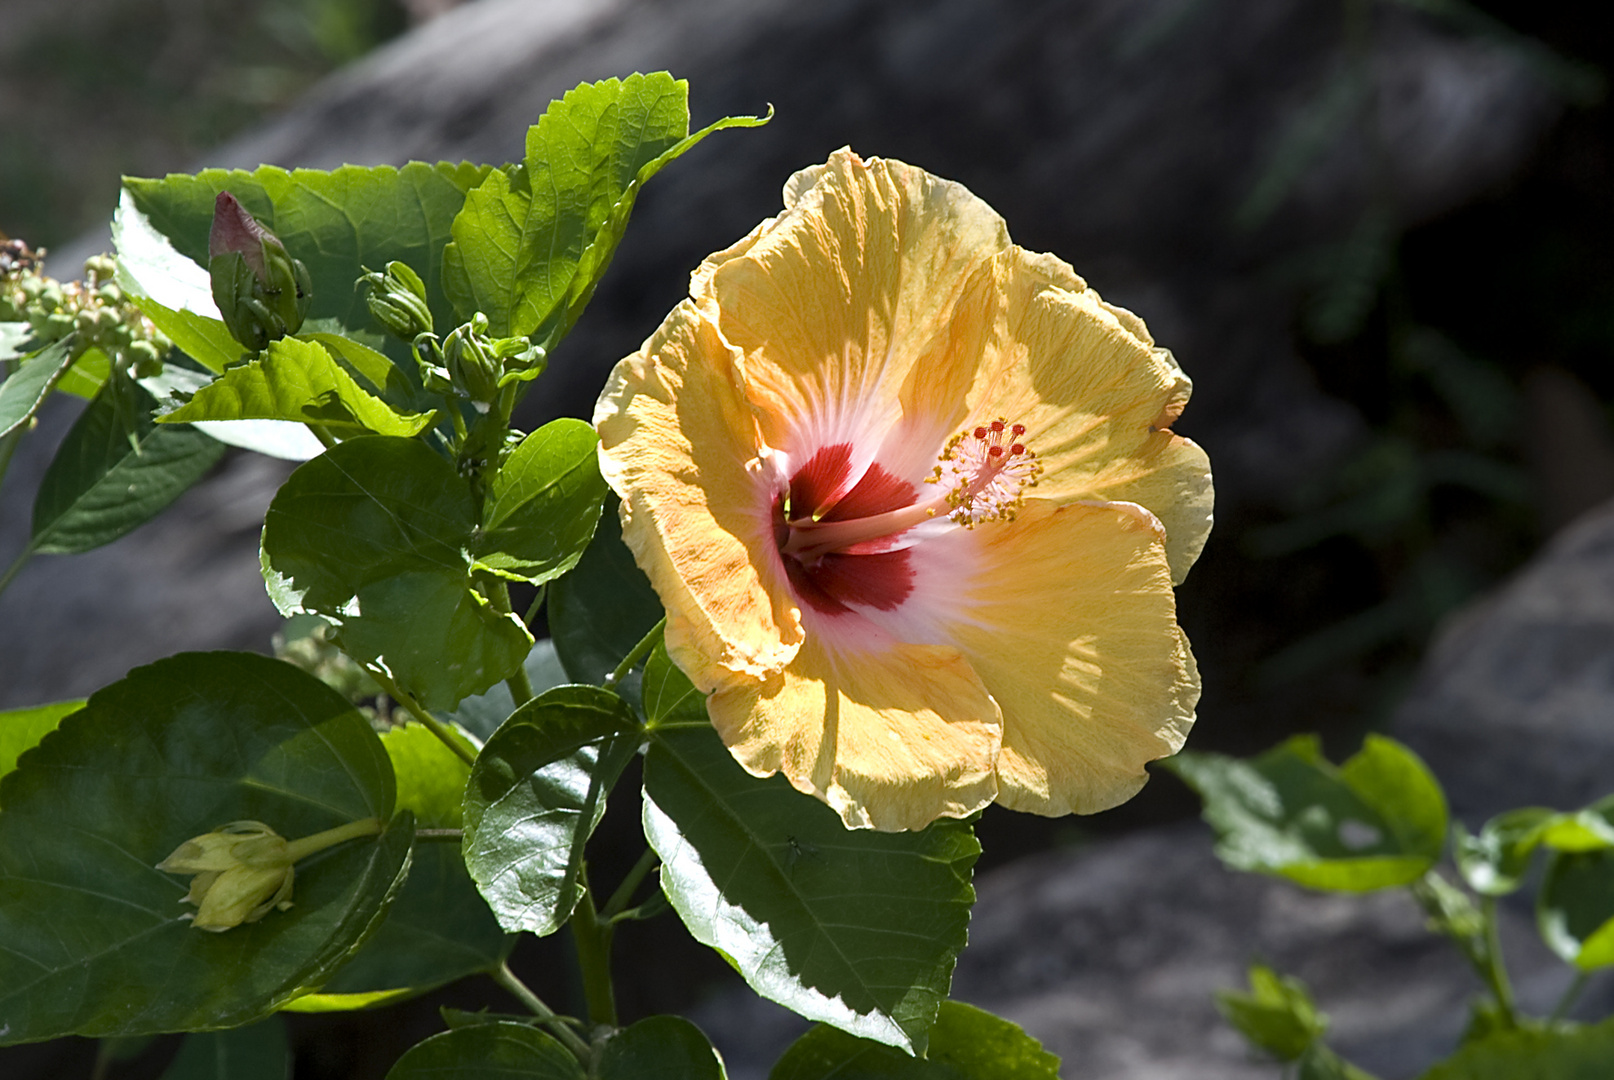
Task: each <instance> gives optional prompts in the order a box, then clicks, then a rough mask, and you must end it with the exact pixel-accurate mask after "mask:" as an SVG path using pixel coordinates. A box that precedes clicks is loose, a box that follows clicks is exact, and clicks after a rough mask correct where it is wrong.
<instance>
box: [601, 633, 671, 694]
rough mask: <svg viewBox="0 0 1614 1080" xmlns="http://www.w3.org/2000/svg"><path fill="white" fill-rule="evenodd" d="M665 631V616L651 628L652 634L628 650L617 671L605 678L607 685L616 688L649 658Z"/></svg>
mask: <svg viewBox="0 0 1614 1080" xmlns="http://www.w3.org/2000/svg"><path fill="white" fill-rule="evenodd" d="M665 629H667V617H666V616H665V615H664V616H662V618H661V621H660V622H658V623H657V624H656V625H655V626H653V627H651V628H650V633H648V634H646V635H645V636H644V637H642V638H640V639H639V644H637V645H635V646H634V647H633V648H631V649H629V650H628V655H626V656H624V657H623V658H622V663H620V664H618V665H617V666H616V670H615V671H613V672H611V674H609V675H607V676H606V677H605V685H606V686H608V687H609V686H615V685H616V684H617V683H619V682H621V681H622V680H623V678H625V677H626V676H627V674H628V672H630V671H632V670H633V668H634V666H635V665H636V664H638V663H639V661H641V660H643V659H644V658H645V657H646V656H649V655H650V650H651V649H654V648H655V647H656V642H658V641H660V640H661V633H662V631H663V630H665Z"/></svg>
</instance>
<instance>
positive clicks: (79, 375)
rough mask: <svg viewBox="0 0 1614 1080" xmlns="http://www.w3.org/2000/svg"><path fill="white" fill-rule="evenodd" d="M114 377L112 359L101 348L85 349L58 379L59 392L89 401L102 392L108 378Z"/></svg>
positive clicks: (57, 389)
mask: <svg viewBox="0 0 1614 1080" xmlns="http://www.w3.org/2000/svg"><path fill="white" fill-rule="evenodd" d="M111 377H112V361H111V360H109V359H108V358H107V354H106V353H104V352H102V351H101V350H100V349H96V348H89V349H85V350H84V352H83V353H82V354H81V355H80V356H79V358H78V359H77V360H76V361H74V362H73V363H72V364H71V365H70V366H69V367H68V369H67V370H66V371H64V372H63V373H62V377H61V378H60V379H58V380H56V392H57V393H58V394H72V395H73V396H74V397H81V398H83V399H84V400H85V401H89V400H90V399H91V398H93V397H95V395H96V394H98V393H100V391H101V387H102V386H104V385H105V384H106V381H107V379H109V378H111Z"/></svg>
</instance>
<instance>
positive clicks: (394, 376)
mask: <svg viewBox="0 0 1614 1080" xmlns="http://www.w3.org/2000/svg"><path fill="white" fill-rule="evenodd" d="M304 329H305V332H304V333H302V334H299V335H298V337H299V338H300V339H301V340H303V341H317V342H319V343H320V344H321V345H323V346H325V347H326V348H327V349H329V350H330V351H331V354H332V355H333V356H335V357H336V358H337V359H338V360H340V361H341V362H342V363H343V364H345V365H346V366H347V367H348V368H349V369H351V370H352V371H353V372H355V373H356V374H357V375H358V376H359V378H360V379H362V380H363V381H364V382H366V383H368V384H369V385H370V388H371V389H372V390H374V391H375V392H376V394H377V395H379V396H380V398H381V400H382V401H385V402H386V403H387V404H388V405H391V406H392V408H393V410H394V411H396V412H398V413H400V414H408V413H426V412H431V411H432V410H433V409H436V408H441V407H442V405H443V399H442V398H440V397H437V396H436V395H434V394H430V393H428V392H427V391H426V390H425V389H423V388H422V387H421V385H420V382H419V375H418V372H417V373H411V372H410V370H409V369H408V368H407V367H402V366H399V365H398V364H395V363H393V361H392V358H391V357H389V356H387V355H386V354H385V353H382V352H378V351H377V350H375V349H372V348H371V347H370V346H368V345H366V344H364V343H363V342H360V341H355V340H353V338H351V337H349V336H348V335H347V334H330V333H325V332H323V331H308V324H305V325H304Z"/></svg>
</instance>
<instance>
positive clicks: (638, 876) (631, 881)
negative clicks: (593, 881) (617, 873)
mask: <svg viewBox="0 0 1614 1080" xmlns="http://www.w3.org/2000/svg"><path fill="white" fill-rule="evenodd" d="M660 861H661V858H660V856H658V855H657V854H656V853H655V851H654V850H652V849H651V848H645V849H644V854H643V855H640V856H639V861H638V862H636V863H634V864H633V869H632V870H629V871H628V876H627V877H625V878H623V879H622V884H620V885H618V886H617V888H616V892H614V893H612V894H611V899H609V900H607V901H606V902H605V906H604V907H603V908H601V909H600V920H601V921H602V922H607V923H610V922H615V921H616V917H617V916H618V915H619V914H621V913H622V911H623V909H625V908H626V907H627V906H628V901H629V900H632V899H633V893H634V890H636V889H638V887H639V883H640V882H642V881H643V880H644V879H645V875H646V874H648V873H650V871H651V870H653V869H654V868H655V866H656V864H657V863H658V862H660Z"/></svg>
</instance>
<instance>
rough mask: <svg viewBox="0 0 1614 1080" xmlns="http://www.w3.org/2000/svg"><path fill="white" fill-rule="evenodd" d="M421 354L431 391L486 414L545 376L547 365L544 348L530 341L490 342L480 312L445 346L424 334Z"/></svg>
mask: <svg viewBox="0 0 1614 1080" xmlns="http://www.w3.org/2000/svg"><path fill="white" fill-rule="evenodd" d="M415 350H416V353H417V354H418V355H419V358H420V371H421V378H422V379H423V380H424V382H425V384H426V388H427V389H428V390H432V391H434V392H436V393H439V394H445V395H447V394H451V395H454V396H457V397H461V398H464V399H465V400H466V401H469V402H470V403H471V406H472V407H473V408H475V409H476V411H477V412H480V413H486V412H488V410H489V409H490V408H492V406H493V404H494V402H495V401H496V400H497V399H498V397H499V393H500V391H502V390H503V389H504V388H505V387H506V386H509V385H510V384H511V383H514V382H518V381H519V382H526V381H529V380H531V379H536V378H537V377H538V376H539V375H541V374H543V371H544V367H545V364H546V360H545V354H544V349H543V346H541V345H534V344H533V343H532V342H531V341H530V340H529V339H527V338H524V337H508V338H490V337H488V317H487V316H486V315H484V314H482V313H481V312H480V311H479V312H477V313H476V314H475V315H473V316H471V321H470V322H467V323H464V324H463V325H461V326H457V327H455V328H454V329H453V330H452V331H451V332H450V333H449V335H448V337H447V338H445V339H444V340H443V343H442V344H441V345H440V346H439V345H438V343H437V339H436V337H435V336H434V335H431V334H421V335H420V336H419V337H417V338H416V339H415ZM507 411H508V410H507Z"/></svg>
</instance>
